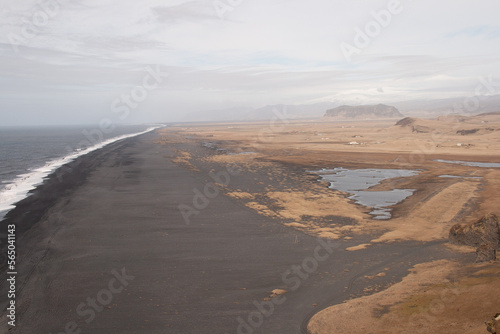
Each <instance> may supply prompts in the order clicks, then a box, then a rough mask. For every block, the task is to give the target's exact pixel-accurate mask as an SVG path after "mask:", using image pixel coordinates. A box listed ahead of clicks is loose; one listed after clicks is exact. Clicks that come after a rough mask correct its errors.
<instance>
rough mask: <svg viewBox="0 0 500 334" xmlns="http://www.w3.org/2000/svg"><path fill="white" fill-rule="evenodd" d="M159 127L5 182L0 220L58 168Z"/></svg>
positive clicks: (84, 150) (75, 153)
mask: <svg viewBox="0 0 500 334" xmlns="http://www.w3.org/2000/svg"><path fill="white" fill-rule="evenodd" d="M161 127H162V126H155V127H150V128H148V129H146V130H144V131H142V132H136V133H131V134H127V135H122V136H117V137H114V138H110V139H107V140H104V141H102V142H100V143H97V144H96V145H94V146H91V147H88V148H85V149H82V150H79V151H75V152H73V153H72V154H69V155H67V156H64V157H61V158H57V159H54V160H50V161H48V162H46V164H45V166H43V167H39V168H36V169H33V170H30V171H29V172H28V173H26V174H21V175H18V176H17V177H16V178H15V179H14V180H12V181H7V182H6V183H7V184H6V185H5V186H4V187H3V189H2V190H0V219H2V218H3V217H4V216H5V214H6V213H7V212H8V211H10V210H11V209H13V208H15V204H16V203H17V202H19V201H21V200H22V199H24V198H26V197H27V195H28V193H29V192H30V190H33V189H35V188H36V187H37V186H38V185H40V184H41V183H42V182H43V181H44V180H45V178H46V177H47V176H48V175H50V174H51V173H52V172H54V171H55V170H56V169H58V168H59V167H61V166H63V165H65V164H67V163H69V162H71V161H73V160H75V159H76V158H78V157H81V156H83V155H85V154H88V153H90V152H93V151H95V150H98V149H100V148H103V147H104V146H107V145H109V144H112V143H114V142H117V141H119V140H122V139H126V138H131V137H135V136H139V135H142V134H145V133H147V132H151V131H153V130H156V129H158V128H161Z"/></svg>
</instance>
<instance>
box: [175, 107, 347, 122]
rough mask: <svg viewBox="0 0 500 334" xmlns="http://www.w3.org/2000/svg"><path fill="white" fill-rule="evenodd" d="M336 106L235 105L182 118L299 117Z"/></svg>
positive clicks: (266, 118) (202, 120) (252, 119)
mask: <svg viewBox="0 0 500 334" xmlns="http://www.w3.org/2000/svg"><path fill="white" fill-rule="evenodd" d="M335 106H338V103H335V102H321V103H315V104H298V105H287V104H275V105H268V106H264V107H261V108H249V107H236V108H228V109H217V110H208V111H200V112H193V113H190V114H189V115H188V116H187V117H186V118H185V119H184V120H185V121H195V122H206V121H211V122H219V121H264V120H271V119H273V118H276V117H278V118H283V117H284V118H287V119H301V118H318V117H321V116H323V114H324V112H325V109H328V108H333V107H335Z"/></svg>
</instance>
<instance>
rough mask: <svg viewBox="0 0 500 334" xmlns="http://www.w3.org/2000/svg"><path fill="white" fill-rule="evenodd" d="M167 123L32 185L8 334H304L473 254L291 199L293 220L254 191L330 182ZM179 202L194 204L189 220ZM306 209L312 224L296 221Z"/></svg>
mask: <svg viewBox="0 0 500 334" xmlns="http://www.w3.org/2000/svg"><path fill="white" fill-rule="evenodd" d="M176 131H177V130H174V131H173V130H172V129H167V130H162V131H155V132H153V133H149V134H145V135H141V136H139V137H135V138H131V139H127V140H125V141H123V142H120V143H117V144H116V145H114V146H110V147H108V148H104V149H102V150H99V151H96V152H95V153H94V155H88V156H85V157H86V158H87V159H83V160H82V161H81V162H80V163H79V165H77V166H75V168H74V169H73V171H74V174H72V176H71V177H69V178H66V179H63V182H62V184H64V183H65V182H68V183H67V184H66V185H65V186H62V185H59V186H58V185H57V184H56V183H48V184H47V185H46V186H45V187H40V189H38V191H39V194H40V195H39V196H37V198H38V199H41V200H42V202H40V206H39V207H38V208H36V210H32V211H33V212H30V213H29V214H28V217H31V221H32V222H33V224H34V225H32V228H31V229H29V230H27V231H25V232H24V233H23V234H22V235H21V236H20V237H19V239H18V247H19V253H18V254H19V261H18V262H19V275H18V282H19V294H18V296H16V307H17V308H16V310H17V312H18V313H17V316H18V319H17V323H18V326H16V327H15V328H13V329H12V330H10V331H9V332H11V333H16V332H19V333H23V332H33V331H46V332H53V333H54V332H55V333H59V332H61V331H64V330H65V328H70V329H72V330H77V329H81V330H82V332H92V333H123V332H148V333H179V332H182V333H188V332H197V333H214V332H221V333H228V334H229V333H241V332H243V333H244V332H245V330H246V331H247V332H250V331H252V330H253V332H254V333H276V334H281V333H283V334H285V333H286V334H288V333H307V325H308V322H309V320H310V319H311V318H312V317H313V316H314V315H315V314H317V313H318V312H319V311H321V310H323V309H326V310H328V307H329V306H331V305H344V304H343V303H342V302H344V301H346V300H349V299H352V300H358V298H360V297H362V296H367V295H373V294H374V293H377V292H380V291H384V290H386V289H387V288H388V287H390V286H393V285H395V284H398V283H400V282H401V281H402V280H403V278H404V277H406V276H407V275H408V270H410V269H411V268H413V266H414V265H415V264H418V263H427V262H430V261H437V260H446V261H457V262H458V263H468V262H471V261H472V259H473V254H471V253H470V252H464V253H456V252H453V251H451V250H449V249H448V248H446V247H443V245H444V243H445V240H442V239H440V238H437V239H435V240H434V241H411V240H407V241H405V240H399V241H393V242H377V243H373V244H370V245H369V247H366V248H365V247H359V246H360V245H363V244H369V243H370V241H371V240H372V239H373V238H374V237H380V236H381V235H382V234H383V233H384V232H383V231H378V232H377V231H376V230H374V229H367V230H363V229H360V230H359V231H360V232H362V233H360V232H356V230H354V229H353V228H351V226H355V227H356V226H358V224H359V222H358V221H356V219H354V218H348V217H342V216H332V214H331V213H329V215H327V216H325V217H322V216H318V217H316V218H314V217H306V218H305V219H304V218H303V217H302V218H301V216H300V215H301V213H302V211H297V208H298V207H297V204H295V205H296V207H295V208H293V209H294V210H295V211H294V210H291V211H290V210H289V211H288V214H289V216H288V217H289V218H286V217H285V216H279V215H276V213H282V210H283V207H282V206H281V205H282V204H283V203H280V202H277V201H276V199H277V198H279V197H275V198H274V199H273V198H271V199H266V198H265V197H263V196H261V197H259V196H256V195H255V194H262V195H264V194H266V193H272V194H275V195H277V196H282V195H283V194H284V193H286V192H289V193H301V192H310V191H315V190H316V189H321V188H325V190H327V189H326V187H324V186H322V185H321V184H319V182H317V180H316V179H313V178H312V176H311V175H306V174H305V173H304V168H303V165H301V164H294V163H293V162H291V161H290V162H285V163H283V162H280V161H279V162H275V161H270V159H266V158H263V159H261V160H259V162H258V163H257V164H254V163H249V162H248V158H249V156H251V155H249V154H241V155H228V154H218V152H217V151H216V150H214V149H212V148H208V147H204V146H203V145H202V144H203V142H204V140H205V138H204V137H203V136H196V137H195V138H191V137H187V136H185V135H184V134H183V133H182V132H181V133H180V135H179V133H178V132H176ZM227 159H230V160H231V161H232V162H230V161H229V160H227ZM233 165H235V166H236V167H238V168H237V169H231V168H232V167H234V166H233ZM231 170H234V174H231V173H230V171H231ZM224 175H226V176H224ZM54 177H57V176H56V175H53V176H52V178H54ZM225 177H226V178H225ZM227 177H229V178H227ZM54 182H55V181H54ZM49 186H52V187H54V188H50V187H49ZM46 191H48V192H49V193H50V194H51V197H47V198H45V194H46ZM200 194H204V196H202V195H200ZM248 194H250V195H252V196H253V197H251V200H250V201H249V199H250V197H248ZM203 197H205V199H204V200H203ZM330 197H331V196H330ZM314 198H316V197H314V196H313V197H312V198H311V199H314ZM299 199H300V200H301V201H302V200H308V199H307V198H305V199H303V198H299ZM44 200H45V202H43V201H44ZM252 200H253V202H252ZM295 200H297V198H295ZM316 200H317V198H316ZM335 200H338V201H339V202H337V203H343V202H342V201H343V200H342V199H341V198H339V199H335ZM195 201H197V202H195ZM256 201H259V203H260V204H259V203H257V202H256ZM320 202H321V200H320ZM196 203H197V204H196ZM295 203H302V202H300V201H299V202H297V201H296V202H295ZM304 203H308V202H307V201H306V202H304ZM264 204H265V205H266V206H265V207H264V206H263V205H264ZM25 205H29V202H28V203H25ZM181 205H186V206H190V207H191V208H195V210H196V212H195V213H194V211H193V214H191V215H189V218H190V219H189V221H186V219H185V217H186V215H185V213H186V211H184V212H183V211H182V210H180V209H179V208H180V206H181ZM305 208H307V210H309V211H310V210H311V209H314V208H313V207H311V206H310V205H306V206H305ZM336 209H341V207H340V206H339V207H337V208H336ZM21 211H22V210H20V211H19V212H21ZM351 211H352V210H351ZM311 212H315V211H314V210H313V211H311ZM317 212H318V213H323V211H322V210H319V209H318V211H317ZM346 212H347V211H346ZM273 213H274V214H273ZM30 215H32V216H30ZM12 217H13V218H12V219H14V218H16V216H15V215H14V213H12ZM40 217H42V218H43V219H40ZM296 217H298V218H296ZM313 218H314V219H317V220H316V223H318V224H320V228H321V230H319V231H318V230H314V229H313V230H310V229H308V228H301V227H300V226H298V225H297V223H299V222H307V221H309V220H310V221H314V219H313ZM16 219H21V216H17V218H16ZM297 219H300V220H297ZM334 225H335V226H337V228H343V229H344V230H345V232H346V233H347V234H346V235H344V236H343V237H342V238H339V237H338V236H337V235H336V234H335V233H333V232H332V230H331V228H332V227H331V226H334ZM311 226H312V225H311ZM358 228H359V226H358ZM318 237H319V238H318ZM318 247H319V248H318ZM120 283H121V285H120ZM0 284H2V285H1V290H2V294H4V292H5V289H6V285H5V283H4V281H2V283H0ZM282 290H284V291H286V293H284V294H281V293H282V292H280V291H282ZM273 291H274V292H273ZM276 292H278V293H276ZM339 303H340V304H339ZM3 306H4V305H2V308H3V309H4V310H5V308H4V307H3ZM4 315H5V314H3V317H2V322H1V323H0V328H4V329H5V328H6V327H8V326H7V323H6V322H5V319H6V318H5V316H4Z"/></svg>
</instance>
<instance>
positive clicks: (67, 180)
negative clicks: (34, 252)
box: [0, 137, 135, 270]
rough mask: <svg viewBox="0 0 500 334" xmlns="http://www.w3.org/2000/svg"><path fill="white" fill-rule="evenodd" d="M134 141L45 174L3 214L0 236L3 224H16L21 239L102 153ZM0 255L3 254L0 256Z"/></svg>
mask: <svg viewBox="0 0 500 334" xmlns="http://www.w3.org/2000/svg"><path fill="white" fill-rule="evenodd" d="M134 138H135V137H131V138H125V139H121V140H118V141H116V142H113V143H111V144H108V145H106V146H104V147H102V148H99V149H97V150H93V151H92V152H89V153H88V154H85V155H82V156H79V157H77V158H76V159H74V160H72V161H70V162H68V163H66V164H64V165H62V166H60V167H58V168H57V169H56V170H54V171H53V172H51V173H50V174H49V175H47V176H46V178H45V179H44V180H43V181H42V183H41V184H39V185H37V186H35V188H34V189H32V190H30V191H29V192H28V195H27V196H26V197H25V198H24V199H22V200H20V201H18V202H16V203H15V204H14V206H15V207H14V208H12V209H11V210H9V211H8V212H7V213H6V214H5V216H4V217H3V219H2V220H0V228H1V229H0V233H4V234H5V229H6V225H9V224H16V225H17V229H16V232H17V233H16V236H17V237H18V238H19V237H21V236H22V235H23V234H24V233H25V232H26V231H28V230H29V229H30V228H31V227H32V226H33V225H34V224H36V223H37V222H38V221H40V220H41V219H42V218H43V216H44V214H45V213H46V212H47V211H48V210H49V209H50V208H51V207H52V206H54V205H55V204H56V203H57V201H59V200H60V199H61V198H63V197H65V196H68V195H70V194H71V192H72V191H74V190H75V189H76V188H77V187H78V186H80V185H82V184H83V183H84V182H85V179H86V177H87V176H88V175H89V173H91V172H92V170H93V169H95V168H96V166H98V165H99V163H100V162H101V161H102V160H103V158H104V156H105V155H106V154H108V153H109V152H112V151H114V150H116V149H119V148H121V147H122V146H123V145H129V144H130V141H133V140H134ZM2 241H3V240H2ZM4 247H5V243H4V242H2V243H1V246H0V249H2V251H3V248H4ZM3 255H4V252H2V255H0V257H1V256H3ZM3 266H5V261H2V262H1V264H0V270H2V269H4V268H3Z"/></svg>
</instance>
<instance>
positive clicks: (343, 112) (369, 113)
mask: <svg viewBox="0 0 500 334" xmlns="http://www.w3.org/2000/svg"><path fill="white" fill-rule="evenodd" d="M325 117H331V118H335V119H358V120H362V119H387V118H402V117H404V115H403V114H401V113H400V112H399V110H398V109H396V108H395V107H392V106H388V105H385V104H377V105H364V106H346V105H344V106H340V107H337V108H333V109H329V110H327V111H326V113H325Z"/></svg>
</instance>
